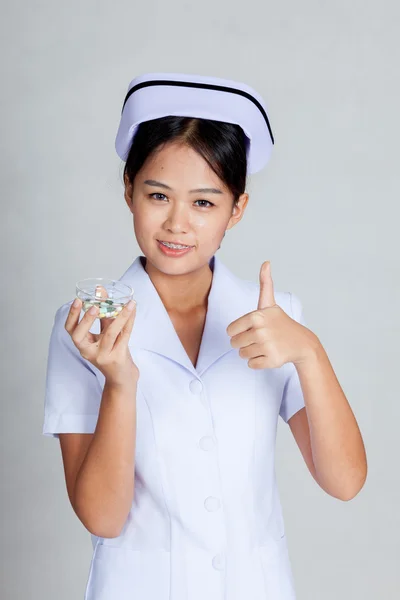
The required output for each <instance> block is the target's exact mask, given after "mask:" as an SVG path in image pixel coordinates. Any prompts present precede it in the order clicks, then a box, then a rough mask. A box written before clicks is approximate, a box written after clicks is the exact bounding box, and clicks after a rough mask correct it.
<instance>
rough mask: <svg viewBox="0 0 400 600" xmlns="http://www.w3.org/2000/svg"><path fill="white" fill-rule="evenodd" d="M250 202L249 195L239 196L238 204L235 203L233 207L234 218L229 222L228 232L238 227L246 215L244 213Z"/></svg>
mask: <svg viewBox="0 0 400 600" xmlns="http://www.w3.org/2000/svg"><path fill="white" fill-rule="evenodd" d="M248 201H249V195H248V194H247V193H244V194H242V195H241V196H239V198H238V200H237V202H235V204H234V205H233V208H232V216H231V218H230V219H229V221H228V225H227V227H226V230H228V229H231V228H232V227H233V226H234V225H236V223H239V221H240V220H241V218H242V217H243V215H244V211H245V209H246V206H247V203H248Z"/></svg>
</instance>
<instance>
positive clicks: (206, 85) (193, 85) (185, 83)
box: [121, 79, 274, 143]
mask: <svg viewBox="0 0 400 600" xmlns="http://www.w3.org/2000/svg"><path fill="white" fill-rule="evenodd" d="M152 85H176V86H180V87H191V88H204V89H206V90H217V91H219V92H229V93H231V94H239V96H244V98H247V99H248V100H250V101H251V102H253V104H255V105H256V106H257V108H258V109H259V111H260V112H261V114H262V116H263V117H264V120H265V122H266V124H267V127H268V131H269V134H270V136H271V140H272V143H274V136H273V134H272V130H271V126H270V124H269V120H268V116H267V113H266V112H265V110H264V108H263V106H262V105H261V104H260V103H259V101H258V100H257V98H254V96H252V95H251V94H249V93H248V92H244V91H243V90H238V89H237V88H232V87H228V86H225V85H215V84H213V83H198V82H197V83H196V82H190V81H170V80H168V79H154V80H151V81H143V82H142V83H138V84H136V85H134V86H133V87H132V88H131V89H130V90H129V92H128V93H127V95H126V97H125V100H124V104H123V106H122V110H121V114H122V113H123V110H124V108H125V104H126V102H127V100H128V98H129V97H130V96H131V95H132V94H133V93H134V92H136V90H140V89H141V88H144V87H149V86H152Z"/></svg>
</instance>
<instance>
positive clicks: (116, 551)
mask: <svg viewBox="0 0 400 600" xmlns="http://www.w3.org/2000/svg"><path fill="white" fill-rule="evenodd" d="M170 556H171V554H170V552H169V551H167V550H132V549H131V548H129V547H127V546H108V545H106V544H98V545H97V546H96V548H95V550H94V553H93V557H92V563H91V566H90V573H89V578H88V584H87V587H86V594H85V600H132V599H133V598H138V599H140V598H143V599H144V598H157V600H169V598H170Z"/></svg>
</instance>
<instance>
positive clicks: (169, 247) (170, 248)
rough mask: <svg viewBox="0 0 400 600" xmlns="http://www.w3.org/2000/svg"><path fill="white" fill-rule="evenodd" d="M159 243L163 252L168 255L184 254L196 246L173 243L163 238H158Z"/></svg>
mask: <svg viewBox="0 0 400 600" xmlns="http://www.w3.org/2000/svg"><path fill="white" fill-rule="evenodd" d="M157 244H158V247H159V248H160V250H161V252H163V253H164V254H165V255H166V256H182V255H183V254H186V253H187V252H190V250H192V249H193V248H194V246H188V245H187V244H180V243H177V242H176V243H175V242H174V243H172V242H166V241H163V240H157Z"/></svg>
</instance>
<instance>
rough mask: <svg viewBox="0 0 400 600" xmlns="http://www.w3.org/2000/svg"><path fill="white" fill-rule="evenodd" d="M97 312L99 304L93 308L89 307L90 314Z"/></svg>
mask: <svg viewBox="0 0 400 600" xmlns="http://www.w3.org/2000/svg"><path fill="white" fill-rule="evenodd" d="M96 313H97V306H92V308H89V314H91V315H95V314H96Z"/></svg>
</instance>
